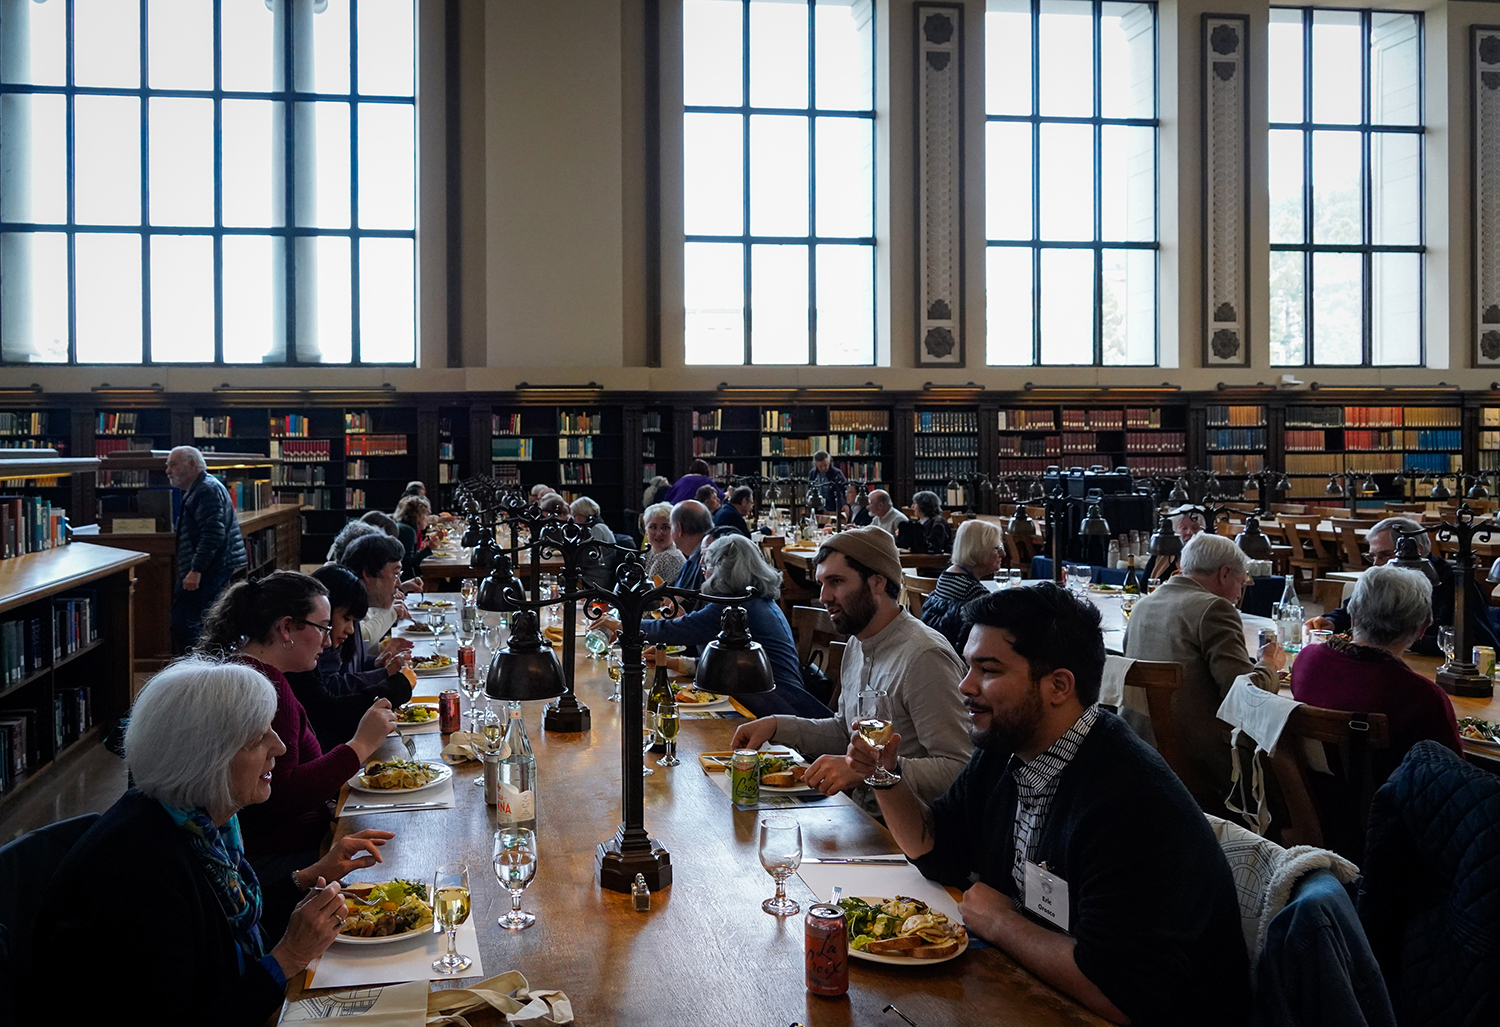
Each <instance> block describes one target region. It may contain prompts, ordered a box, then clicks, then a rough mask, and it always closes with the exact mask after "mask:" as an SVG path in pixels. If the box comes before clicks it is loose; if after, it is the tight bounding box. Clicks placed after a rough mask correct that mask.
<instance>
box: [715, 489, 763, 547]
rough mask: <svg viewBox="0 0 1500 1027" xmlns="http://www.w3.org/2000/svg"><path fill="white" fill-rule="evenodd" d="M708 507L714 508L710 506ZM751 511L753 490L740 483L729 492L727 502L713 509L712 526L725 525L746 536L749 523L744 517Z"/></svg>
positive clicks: (753, 502)
mask: <svg viewBox="0 0 1500 1027" xmlns="http://www.w3.org/2000/svg"><path fill="white" fill-rule="evenodd" d="M704 505H708V504H704ZM708 508H709V509H710V510H714V508H713V507H712V506H709V507H708ZM753 513H755V492H754V491H753V490H752V489H751V488H750V486H748V485H740V486H738V487H736V488H735V489H734V491H732V492H730V493H729V502H727V503H725V504H724V505H723V506H721V507H719V508H718V509H717V510H714V527H716V528H722V527H725V526H727V527H730V528H733V529H734V530H735V531H737V532H739V533H740V534H741V535H745V536H747V537H748V536H749V534H750V523H749V522H748V521H746V520H745V518H747V517H749V516H750V515H751V514H753Z"/></svg>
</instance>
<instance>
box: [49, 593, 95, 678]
mask: <svg viewBox="0 0 1500 1027" xmlns="http://www.w3.org/2000/svg"><path fill="white" fill-rule="evenodd" d="M98 640H99V608H98V603H97V600H96V597H95V596H94V594H93V593H92V592H90V593H87V594H84V595H78V596H65V597H63V598H60V599H54V600H52V659H53V661H54V662H56V661H57V660H60V659H62V658H63V657H64V656H70V655H72V654H73V653H75V652H77V651H78V650H79V649H81V648H83V647H84V646H86V645H88V644H89V643H91V642H97V641H98Z"/></svg>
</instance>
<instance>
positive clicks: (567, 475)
mask: <svg viewBox="0 0 1500 1027" xmlns="http://www.w3.org/2000/svg"><path fill="white" fill-rule="evenodd" d="M558 473H559V475H560V476H561V477H562V483H563V484H564V485H592V484H594V465H593V464H588V463H562V464H559V465H558Z"/></svg>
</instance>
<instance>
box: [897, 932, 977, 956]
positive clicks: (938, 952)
mask: <svg viewBox="0 0 1500 1027" xmlns="http://www.w3.org/2000/svg"><path fill="white" fill-rule="evenodd" d="M903 940H904V939H903ZM962 944H963V938H961V937H960V938H950V939H948V940H947V941H945V942H940V943H938V944H936V945H918V946H917V947H916V948H914V949H909V950H907V951H906V952H903V953H901V955H903V956H910V957H911V958H912V959H942V958H943V957H944V956H951V955H953V953H955V952H957V951H958V948H959V946H960V945H962Z"/></svg>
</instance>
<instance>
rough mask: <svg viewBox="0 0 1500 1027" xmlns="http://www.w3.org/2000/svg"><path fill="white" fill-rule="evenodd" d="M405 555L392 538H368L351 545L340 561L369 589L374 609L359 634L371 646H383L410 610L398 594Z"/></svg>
mask: <svg viewBox="0 0 1500 1027" xmlns="http://www.w3.org/2000/svg"><path fill="white" fill-rule="evenodd" d="M403 556H404V550H403V549H402V548H401V543H400V542H397V541H396V540H395V539H393V538H391V537H390V536H389V535H368V536H365V537H363V538H357V539H355V540H354V541H353V542H352V543H350V545H349V548H348V549H346V550H345V551H344V558H343V559H342V560H340V561H339V564H340V566H343V567H345V568H347V569H348V570H350V571H352V572H353V574H354V576H355V577H356V578H358V579H359V581H360V584H362V585H364V587H365V595H366V597H367V598H368V600H369V603H370V608H369V610H368V611H367V612H366V613H365V616H364V617H363V618H362V619H361V620H360V622H359V633H360V634H361V635H363V636H364V640H365V641H366V642H368V643H370V644H371V645H379V644H380V640H381V639H382V638H384V637H385V636H386V635H387V634H388V633H389V632H390V630H391V628H393V627H394V626H395V625H396V623H397V621H399V620H400V619H401V618H402V617H403V616H405V615H406V607H405V605H404V604H403V603H402V602H401V601H400V600H399V599H398V598H397V595H396V593H397V590H398V585H397V582H399V581H400V580H401V564H402V559H403Z"/></svg>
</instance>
